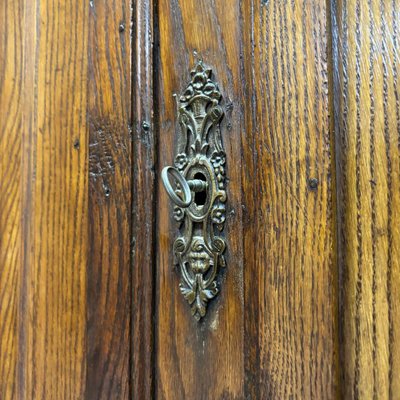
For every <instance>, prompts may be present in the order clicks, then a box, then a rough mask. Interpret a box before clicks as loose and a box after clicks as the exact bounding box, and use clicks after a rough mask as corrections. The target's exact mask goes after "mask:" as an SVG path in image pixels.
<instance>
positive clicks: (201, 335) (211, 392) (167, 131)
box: [155, 0, 244, 400]
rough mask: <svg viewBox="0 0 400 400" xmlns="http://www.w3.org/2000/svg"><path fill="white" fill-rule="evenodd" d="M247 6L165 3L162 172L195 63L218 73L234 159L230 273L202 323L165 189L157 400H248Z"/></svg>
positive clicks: (160, 210)
mask: <svg viewBox="0 0 400 400" xmlns="http://www.w3.org/2000/svg"><path fill="white" fill-rule="evenodd" d="M239 5H240V2H239V1H231V2H229V5H228V6H227V4H226V2H225V1H220V0H217V1H213V2H210V1H206V0H202V1H199V0H181V1H177V0H174V1H169V0H161V1H159V4H158V23H159V40H160V50H159V52H158V53H157V54H158V56H159V60H157V66H158V68H157V87H158V91H157V93H156V95H157V105H158V107H157V109H158V115H157V117H158V125H157V126H158V131H159V136H158V138H159V146H158V148H159V151H158V157H159V162H158V164H159V167H158V171H160V169H161V167H164V166H165V165H171V163H172V162H173V158H174V143H175V140H176V136H175V133H176V132H177V130H176V115H177V114H176V102H175V99H174V97H173V94H174V93H177V94H178V93H181V91H182V90H183V89H185V87H186V85H187V84H188V83H189V81H190V70H191V69H192V68H193V66H194V63H195V60H196V58H197V57H196V56H195V55H194V52H195V51H196V52H197V53H198V57H201V58H203V61H204V63H205V64H206V65H207V66H210V67H211V68H212V69H213V71H214V72H215V76H214V78H215V81H216V82H217V83H218V85H219V87H220V89H221V92H222V95H223V101H224V103H223V104H224V107H225V109H226V116H225V118H224V120H223V121H222V128H221V132H222V137H223V142H224V145H225V150H226V153H227V160H228V161H227V172H226V176H227V177H228V179H229V183H228V185H227V196H228V201H227V220H226V224H225V229H224V234H225V238H226V239H227V251H226V263H227V267H226V269H223V270H220V274H221V276H222V282H221V285H220V292H219V294H218V296H217V297H216V298H215V299H213V301H212V302H210V304H209V306H208V310H207V315H206V316H205V318H204V319H203V320H202V321H200V322H196V321H195V319H194V318H193V317H192V315H191V310H190V306H189V305H188V303H187V302H186V300H185V299H184V298H183V296H182V294H181V293H180V291H179V287H178V284H179V279H180V277H179V273H178V270H177V269H175V268H174V266H173V253H172V244H173V240H174V236H175V233H176V231H177V226H176V223H175V221H174V220H173V218H172V217H171V215H172V206H171V204H170V201H169V199H168V197H167V195H166V193H165V190H164V188H163V187H161V186H160V184H158V196H157V201H158V207H157V231H156V232H157V234H156V237H157V247H156V249H157V269H156V273H157V279H156V318H157V326H156V333H155V335H156V337H155V339H156V347H155V349H156V371H155V380H156V387H155V395H156V398H158V399H185V398H186V399H193V400H195V399H211V398H212V399H234V398H237V399H242V398H244V385H243V382H244V375H243V346H244V339H243V291H242V286H243V283H242V233H241V230H242V228H241V215H242V212H241V196H242V194H241V144H240V134H241V131H242V128H243V126H242V117H241V110H242V105H241V102H240V92H241V85H242V81H241V79H240V76H241V74H240V63H239V62H238V61H239V56H240V7H239Z"/></svg>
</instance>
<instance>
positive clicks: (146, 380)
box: [131, 0, 156, 399]
mask: <svg viewBox="0 0 400 400" xmlns="http://www.w3.org/2000/svg"><path fill="white" fill-rule="evenodd" d="M153 9H154V4H153V1H151V0H145V1H140V2H137V3H136V6H135V9H134V16H133V18H134V22H133V38H132V40H133V42H132V46H133V49H132V52H133V71H132V83H133V86H132V135H133V181H132V186H133V189H132V194H133V199H132V200H133V204H132V261H133V265H132V296H133V301H132V330H131V333H132V337H131V342H132V360H131V362H132V376H131V378H132V383H131V384H132V397H133V398H134V399H152V398H154V384H153V383H154V376H153V370H154V347H153V343H154V326H153V324H154V318H153V314H154V297H153V296H154V288H153V286H154V285H153V282H154V274H155V270H154V265H155V251H154V250H155V248H154V247H155V246H154V243H155V240H156V235H155V232H154V231H155V199H156V186H155V178H156V174H155V168H156V166H155V163H156V147H155V146H156V135H155V132H156V130H155V124H154V118H153V115H154V113H155V112H156V110H155V107H156V105H155V104H154V92H153V85H154V79H153V75H154V73H155V71H154V64H153V42H154V40H156V38H155V34H154V28H153V25H154V15H153Z"/></svg>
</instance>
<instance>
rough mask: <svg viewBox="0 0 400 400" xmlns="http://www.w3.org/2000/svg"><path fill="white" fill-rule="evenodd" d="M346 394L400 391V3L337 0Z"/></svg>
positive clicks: (391, 395)
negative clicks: (399, 75)
mask: <svg viewBox="0 0 400 400" xmlns="http://www.w3.org/2000/svg"><path fill="white" fill-rule="evenodd" d="M332 16H333V26H334V37H333V39H334V42H333V43H334V59H333V60H334V68H335V69H334V72H335V75H334V77H335V82H334V83H335V120H336V127H337V157H338V200H339V210H340V212H339V214H338V215H339V220H338V222H339V240H338V243H339V267H340V271H341V279H340V287H341V293H340V295H341V296H340V297H341V304H340V318H341V327H342V329H341V363H342V365H343V368H342V373H343V376H342V378H343V380H342V389H343V395H344V398H349V399H350V398H356V399H358V398H359V399H397V398H398V396H399V393H400V291H399V284H400V230H399V223H398V221H399V217H400V215H399V214H400V105H399V96H400V84H399V80H398V74H399V68H400V67H399V28H400V22H399V21H400V3H399V2H398V1H396V0H393V1H379V0H371V1H368V2H363V1H358V0H350V1H336V2H334V3H333V8H332Z"/></svg>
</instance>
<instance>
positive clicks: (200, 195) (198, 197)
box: [193, 172, 207, 207]
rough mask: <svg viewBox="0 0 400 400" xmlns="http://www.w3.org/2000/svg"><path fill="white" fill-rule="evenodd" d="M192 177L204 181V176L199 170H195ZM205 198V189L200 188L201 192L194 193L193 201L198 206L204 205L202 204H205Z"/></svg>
mask: <svg viewBox="0 0 400 400" xmlns="http://www.w3.org/2000/svg"><path fill="white" fill-rule="evenodd" d="M193 178H194V179H199V180H201V181H203V182H206V177H205V176H204V175H203V174H202V173H201V172H197V173H196V174H195V175H194V177H193ZM206 200H207V189H205V190H202V191H201V192H196V193H195V194H194V202H195V204H196V205H197V206H198V207H199V206H204V204H206Z"/></svg>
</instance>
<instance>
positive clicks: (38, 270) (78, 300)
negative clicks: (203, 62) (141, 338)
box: [14, 0, 88, 399]
mask: <svg viewBox="0 0 400 400" xmlns="http://www.w3.org/2000/svg"><path fill="white" fill-rule="evenodd" d="M20 23H21V24H23V25H22V29H23V32H24V55H23V61H24V75H23V76H24V78H23V98H22V100H21V106H22V107H23V114H24V119H23V127H22V129H21V130H20V132H19V134H20V135H21V138H22V143H23V154H22V174H23V182H22V185H21V190H22V211H23V220H22V229H23V235H22V238H21V242H22V244H23V249H24V251H23V255H22V266H23V268H22V280H21V283H20V285H21V287H20V290H21V309H20V315H19V336H20V337H19V344H18V347H19V368H18V372H19V377H18V394H17V396H16V397H15V398H18V399H39V398H40V399H41V398H46V399H64V398H65V399H66V398H74V399H75V398H82V397H83V395H84V391H85V374H86V357H85V351H86V329H85V327H86V325H85V322H86V264H87V230H88V213H87V209H88V208H87V206H88V202H87V201H88V168H87V165H88V157H87V153H88V148H87V139H88V135H87V133H88V130H87V123H86V105H87V96H86V92H87V84H86V83H87V56H86V54H87V44H88V43H87V32H88V8H87V7H86V6H85V4H83V3H81V2H75V1H57V0H56V1H53V0H52V1H50V0H49V1H47V0H41V1H39V0H38V1H35V0H34V1H30V2H26V3H24V19H23V20H22V21H21V22H20ZM14 62H17V61H16V60H15V61H14ZM19 62H21V61H19ZM77 141H79V143H80V146H79V147H77V146H76V145H75V143H76V142H77Z"/></svg>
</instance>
